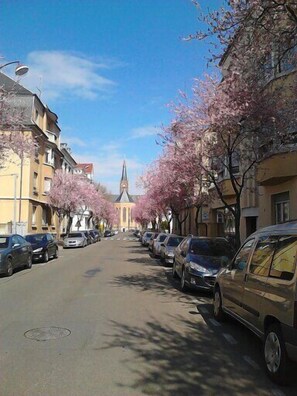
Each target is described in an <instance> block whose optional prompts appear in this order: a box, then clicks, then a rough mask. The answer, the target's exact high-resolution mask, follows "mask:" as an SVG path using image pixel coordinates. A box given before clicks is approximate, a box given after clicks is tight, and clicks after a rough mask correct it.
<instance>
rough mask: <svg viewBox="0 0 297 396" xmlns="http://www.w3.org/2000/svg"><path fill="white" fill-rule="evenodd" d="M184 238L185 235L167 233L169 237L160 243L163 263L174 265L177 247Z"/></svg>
mask: <svg viewBox="0 0 297 396" xmlns="http://www.w3.org/2000/svg"><path fill="white" fill-rule="evenodd" d="M183 240H184V237H182V236H179V235H174V234H169V235H168V234H167V238H166V239H165V240H164V242H162V243H161V244H160V259H161V262H162V263H165V264H169V265H172V264H173V258H174V252H175V249H176V247H177V246H178V245H179V244H180V243H181V242H182V241H183Z"/></svg>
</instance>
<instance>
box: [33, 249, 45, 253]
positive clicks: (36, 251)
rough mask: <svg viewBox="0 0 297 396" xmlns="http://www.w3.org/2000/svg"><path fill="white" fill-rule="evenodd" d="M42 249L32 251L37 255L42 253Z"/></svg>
mask: <svg viewBox="0 0 297 396" xmlns="http://www.w3.org/2000/svg"><path fill="white" fill-rule="evenodd" d="M42 249H43V248H38V249H35V250H33V253H39V252H42Z"/></svg>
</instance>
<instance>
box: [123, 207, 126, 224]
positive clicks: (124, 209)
mask: <svg viewBox="0 0 297 396" xmlns="http://www.w3.org/2000/svg"><path fill="white" fill-rule="evenodd" d="M126 220H127V209H126V208H123V222H126Z"/></svg>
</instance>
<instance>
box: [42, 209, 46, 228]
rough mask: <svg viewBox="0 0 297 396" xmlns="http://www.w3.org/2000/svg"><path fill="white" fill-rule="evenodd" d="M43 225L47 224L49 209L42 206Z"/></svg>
mask: <svg viewBox="0 0 297 396" xmlns="http://www.w3.org/2000/svg"><path fill="white" fill-rule="evenodd" d="M42 225H43V226H47V211H46V208H42Z"/></svg>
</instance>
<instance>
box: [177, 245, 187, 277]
mask: <svg viewBox="0 0 297 396" xmlns="http://www.w3.org/2000/svg"><path fill="white" fill-rule="evenodd" d="M189 243H190V241H189V238H186V239H185V240H184V241H183V242H182V243H181V244H180V245H179V246H178V247H177V249H176V251H175V257H174V259H175V270H176V272H177V273H178V275H179V276H181V273H182V267H183V265H184V262H185V259H186V256H187V252H188V250H189Z"/></svg>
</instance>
